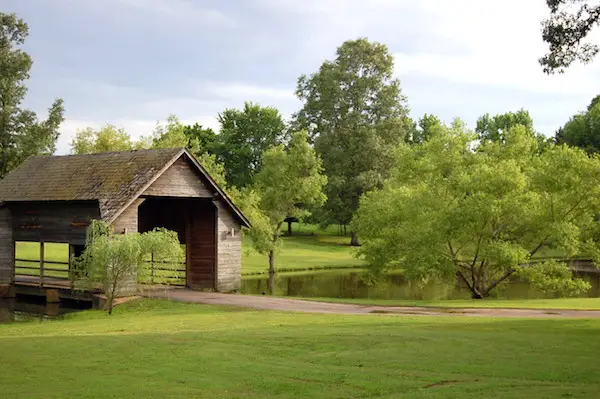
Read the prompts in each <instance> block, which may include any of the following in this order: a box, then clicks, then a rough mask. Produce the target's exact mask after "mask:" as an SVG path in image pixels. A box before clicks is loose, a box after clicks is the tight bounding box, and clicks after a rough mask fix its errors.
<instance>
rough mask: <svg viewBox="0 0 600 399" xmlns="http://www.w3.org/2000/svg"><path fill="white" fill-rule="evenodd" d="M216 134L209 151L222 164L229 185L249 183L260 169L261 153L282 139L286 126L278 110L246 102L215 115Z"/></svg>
mask: <svg viewBox="0 0 600 399" xmlns="http://www.w3.org/2000/svg"><path fill="white" fill-rule="evenodd" d="M218 118H219V123H220V124H221V130H220V133H219V134H218V135H217V136H216V138H215V142H214V147H213V151H214V154H215V155H216V156H217V159H218V160H219V162H221V163H223V165H224V167H225V178H226V179H227V182H228V183H229V185H233V186H236V187H239V188H243V187H246V186H248V185H251V184H252V182H253V180H254V176H255V175H256V174H257V173H259V172H260V169H261V166H262V157H263V154H264V152H265V151H266V150H267V149H269V148H271V147H273V146H277V145H279V144H282V143H284V142H285V132H286V126H285V123H284V122H283V117H282V116H281V114H280V113H279V110H277V109H276V108H273V107H262V106H260V105H259V104H254V103H251V102H246V103H245V104H244V108H243V109H233V108H230V109H226V110H225V111H223V112H222V113H220V114H219V117H218Z"/></svg>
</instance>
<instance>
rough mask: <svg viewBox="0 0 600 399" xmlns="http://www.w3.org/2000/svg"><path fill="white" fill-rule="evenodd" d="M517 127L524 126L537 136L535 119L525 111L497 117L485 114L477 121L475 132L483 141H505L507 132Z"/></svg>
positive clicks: (521, 110) (507, 113)
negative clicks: (534, 124)
mask: <svg viewBox="0 0 600 399" xmlns="http://www.w3.org/2000/svg"><path fill="white" fill-rule="evenodd" d="M517 125H521V126H524V127H525V128H526V129H527V131H528V132H529V133H530V134H532V135H535V131H534V129H533V119H531V116H530V115H529V112H528V111H526V110H524V109H520V110H518V111H517V112H506V113H504V114H498V115H495V116H491V115H490V114H485V115H483V116H481V117H480V118H479V119H478V120H477V127H476V128H475V131H476V132H477V134H478V138H479V140H481V141H504V136H505V134H506V132H508V131H509V130H510V129H511V128H512V127H515V126H517Z"/></svg>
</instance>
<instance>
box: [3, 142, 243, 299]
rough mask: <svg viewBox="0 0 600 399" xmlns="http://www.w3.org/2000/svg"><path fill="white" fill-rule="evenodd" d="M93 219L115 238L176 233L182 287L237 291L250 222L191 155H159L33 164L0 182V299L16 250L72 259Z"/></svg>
mask: <svg viewBox="0 0 600 399" xmlns="http://www.w3.org/2000/svg"><path fill="white" fill-rule="evenodd" d="M92 219H101V220H105V221H107V222H109V223H111V224H112V225H113V227H114V230H115V233H117V234H119V233H129V232H146V231H149V230H152V229H153V228H155V227H164V228H167V229H170V230H174V231H176V232H177V233H178V236H179V240H180V241H181V242H182V243H183V244H185V245H186V261H185V285H186V286H187V287H189V288H192V289H200V288H207V289H214V290H218V291H231V290H236V289H238V288H239V287H240V279H241V265H242V259H241V254H242V240H241V234H240V229H241V227H242V226H249V223H248V220H247V219H246V218H245V217H244V215H243V214H242V213H241V212H240V210H239V209H238V208H237V207H236V206H235V205H234V204H233V202H232V201H231V200H230V199H229V198H228V197H227V195H226V194H225V192H223V190H222V189H221V188H220V187H219V186H217V184H216V183H215V181H214V180H213V179H212V178H211V176H210V175H209V174H208V173H207V172H206V170H205V169H204V168H203V167H202V165H200V164H199V163H198V161H197V160H196V159H195V158H194V157H193V156H192V155H191V154H190V153H189V152H188V151H186V150H184V149H157V150H138V151H127V152H109V153H100V154H90V155H67V156H42V157H34V158H31V159H29V160H27V161H26V162H24V163H23V164H22V165H21V166H20V167H18V168H17V169H15V170H14V171H12V172H11V173H9V174H8V175H7V176H6V177H5V178H4V179H3V180H2V181H0V296H1V294H2V292H9V291H10V290H9V288H10V285H12V284H13V283H14V282H15V277H16V276H15V243H16V242H39V243H48V242H51V243H65V244H68V248H69V253H70V254H75V255H77V254H80V253H81V252H82V250H83V248H84V245H85V237H86V228H87V226H88V224H89V223H90V220H92ZM42 248H43V246H42ZM17 277H18V276H17ZM2 287H4V288H2Z"/></svg>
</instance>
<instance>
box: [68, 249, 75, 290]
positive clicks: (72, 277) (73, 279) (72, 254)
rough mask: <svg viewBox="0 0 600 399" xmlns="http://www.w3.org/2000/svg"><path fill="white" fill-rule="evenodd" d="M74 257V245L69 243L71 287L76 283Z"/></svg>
mask: <svg viewBox="0 0 600 399" xmlns="http://www.w3.org/2000/svg"><path fill="white" fill-rule="evenodd" d="M73 257H74V249H73V245H72V244H69V281H70V282H71V289H72V288H73V286H74V285H75V276H73Z"/></svg>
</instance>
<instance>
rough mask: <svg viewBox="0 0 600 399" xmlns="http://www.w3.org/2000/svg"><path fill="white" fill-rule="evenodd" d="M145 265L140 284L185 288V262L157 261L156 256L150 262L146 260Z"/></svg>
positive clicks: (139, 280)
mask: <svg viewBox="0 0 600 399" xmlns="http://www.w3.org/2000/svg"><path fill="white" fill-rule="evenodd" d="M144 263H145V267H144V270H143V273H142V275H141V276H140V278H139V279H138V282H140V283H142V284H152V285H153V284H160V285H173V286H185V284H186V281H185V279H186V263H185V261H184V260H177V261H165V260H156V259H154V256H151V258H150V260H146V261H144Z"/></svg>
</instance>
